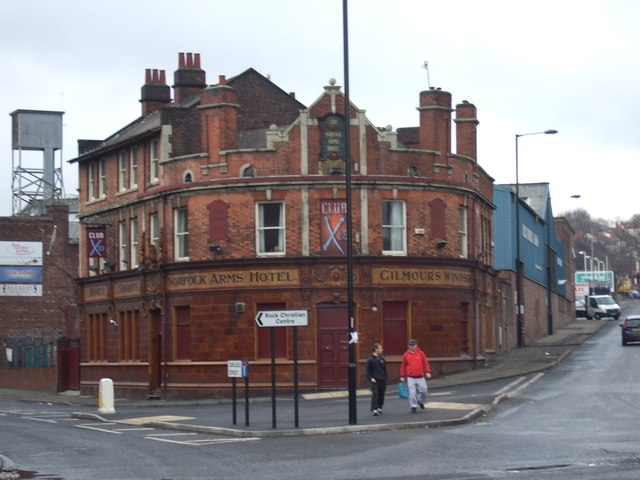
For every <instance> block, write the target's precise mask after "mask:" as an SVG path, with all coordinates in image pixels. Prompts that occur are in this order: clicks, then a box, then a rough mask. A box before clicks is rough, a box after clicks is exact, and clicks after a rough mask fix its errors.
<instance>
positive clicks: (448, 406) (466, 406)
mask: <svg viewBox="0 0 640 480" xmlns="http://www.w3.org/2000/svg"><path fill="white" fill-rule="evenodd" d="M424 406H425V407H427V408H439V409H441V410H475V409H476V408H482V407H483V406H484V405H480V404H477V403H451V402H427V403H425V405H424Z"/></svg>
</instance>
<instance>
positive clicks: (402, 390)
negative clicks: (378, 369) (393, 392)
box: [398, 382, 409, 398]
mask: <svg viewBox="0 0 640 480" xmlns="http://www.w3.org/2000/svg"><path fill="white" fill-rule="evenodd" d="M398 395H399V396H400V398H409V390H408V389H407V384H406V383H404V382H400V383H398Z"/></svg>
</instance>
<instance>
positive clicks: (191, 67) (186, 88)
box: [173, 53, 207, 104]
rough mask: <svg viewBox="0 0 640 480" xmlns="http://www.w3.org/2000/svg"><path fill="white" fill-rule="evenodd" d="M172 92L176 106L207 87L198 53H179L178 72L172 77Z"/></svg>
mask: <svg viewBox="0 0 640 480" xmlns="http://www.w3.org/2000/svg"><path fill="white" fill-rule="evenodd" d="M173 79H174V84H173V91H174V95H175V100H176V103H177V104H180V103H182V102H183V101H184V100H186V99H187V98H189V97H190V96H192V95H195V94H198V93H200V91H201V90H202V89H203V88H205V87H206V86H207V82H206V74H205V71H204V70H202V69H201V68H200V54H199V53H180V54H179V56H178V70H176V71H175V73H174V75H173Z"/></svg>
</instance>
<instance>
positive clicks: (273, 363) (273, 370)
mask: <svg viewBox="0 0 640 480" xmlns="http://www.w3.org/2000/svg"><path fill="white" fill-rule="evenodd" d="M271 426H272V428H276V331H275V330H274V329H273V327H272V328H271Z"/></svg>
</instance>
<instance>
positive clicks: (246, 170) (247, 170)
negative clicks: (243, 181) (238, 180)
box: [240, 165, 255, 177]
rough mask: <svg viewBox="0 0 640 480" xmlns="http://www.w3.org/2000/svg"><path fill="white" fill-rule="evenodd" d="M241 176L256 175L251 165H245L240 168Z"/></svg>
mask: <svg viewBox="0 0 640 480" xmlns="http://www.w3.org/2000/svg"><path fill="white" fill-rule="evenodd" d="M240 176H242V177H255V172H254V170H253V167H252V166H251V165H243V166H242V168H241V169H240Z"/></svg>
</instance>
